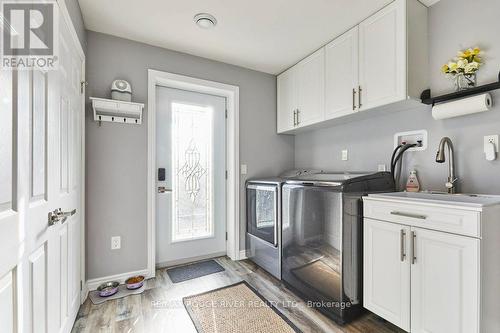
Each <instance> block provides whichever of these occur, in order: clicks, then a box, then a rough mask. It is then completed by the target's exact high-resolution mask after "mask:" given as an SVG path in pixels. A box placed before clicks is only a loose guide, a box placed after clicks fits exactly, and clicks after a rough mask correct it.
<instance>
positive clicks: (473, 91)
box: [420, 72, 500, 106]
mask: <svg viewBox="0 0 500 333" xmlns="http://www.w3.org/2000/svg"><path fill="white" fill-rule="evenodd" d="M496 89H500V72H499V73H498V81H497V82H493V83H489V84H485V85H482V86H479V87H474V88H470V89H467V90H462V91H457V92H454V93H450V94H446V95H441V96H437V97H431V90H430V89H427V90H424V91H423V92H422V94H421V95H420V98H421V99H422V103H424V104H427V105H432V106H434V105H435V104H438V103H444V102H448V101H451V100H455V99H460V98H464V97H468V96H473V95H479V94H483V93H485V92H488V91H492V90H496Z"/></svg>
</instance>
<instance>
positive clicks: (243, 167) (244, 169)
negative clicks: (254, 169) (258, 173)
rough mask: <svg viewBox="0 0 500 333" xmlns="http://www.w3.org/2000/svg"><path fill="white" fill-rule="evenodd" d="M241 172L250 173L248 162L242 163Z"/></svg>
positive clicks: (243, 173)
mask: <svg viewBox="0 0 500 333" xmlns="http://www.w3.org/2000/svg"><path fill="white" fill-rule="evenodd" d="M240 173H241V174H242V175H246V174H247V173H248V167H247V165H246V164H242V165H240Z"/></svg>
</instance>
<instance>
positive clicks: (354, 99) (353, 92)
mask: <svg viewBox="0 0 500 333" xmlns="http://www.w3.org/2000/svg"><path fill="white" fill-rule="evenodd" d="M352 110H353V111H354V110H356V89H355V88H352Z"/></svg>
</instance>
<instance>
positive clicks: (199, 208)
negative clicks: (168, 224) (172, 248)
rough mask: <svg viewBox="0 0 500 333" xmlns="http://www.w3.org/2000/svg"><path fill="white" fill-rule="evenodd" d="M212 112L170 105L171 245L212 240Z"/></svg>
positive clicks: (198, 107) (183, 105) (174, 104)
mask: <svg viewBox="0 0 500 333" xmlns="http://www.w3.org/2000/svg"><path fill="white" fill-rule="evenodd" d="M212 142H213V109H212V108H209V107H200V106H194V105H188V104H179V103H172V165H173V177H172V190H173V219H172V220H173V223H172V228H173V230H172V241H182V240H190V239H196V238H203V237H210V236H213V229H214V228H213V170H212V169H213V152H212Z"/></svg>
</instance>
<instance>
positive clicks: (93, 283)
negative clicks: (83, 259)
mask: <svg viewBox="0 0 500 333" xmlns="http://www.w3.org/2000/svg"><path fill="white" fill-rule="evenodd" d="M137 275H142V276H145V277H147V275H148V270H147V269H141V270H139V271H133V272H126V273H121V274H115V275H109V276H104V277H101V278H97V279H90V280H88V281H87V289H88V290H96V289H97V287H99V285H101V284H102V283H104V282H110V281H118V282H119V283H120V284H122V283H124V282H125V280H126V279H128V278H129V277H132V276H137Z"/></svg>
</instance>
